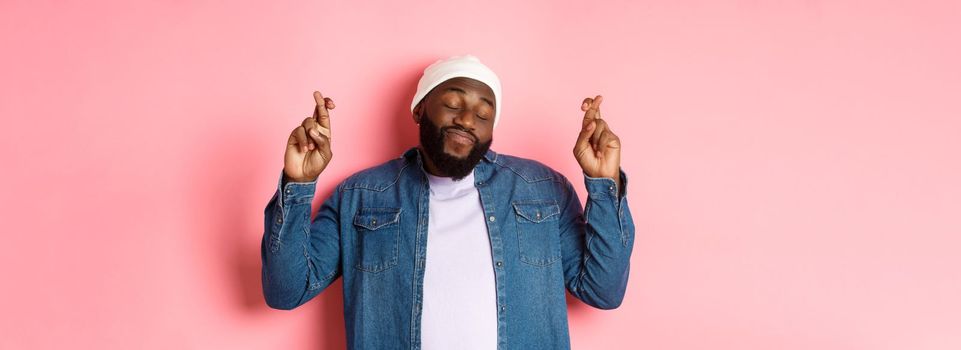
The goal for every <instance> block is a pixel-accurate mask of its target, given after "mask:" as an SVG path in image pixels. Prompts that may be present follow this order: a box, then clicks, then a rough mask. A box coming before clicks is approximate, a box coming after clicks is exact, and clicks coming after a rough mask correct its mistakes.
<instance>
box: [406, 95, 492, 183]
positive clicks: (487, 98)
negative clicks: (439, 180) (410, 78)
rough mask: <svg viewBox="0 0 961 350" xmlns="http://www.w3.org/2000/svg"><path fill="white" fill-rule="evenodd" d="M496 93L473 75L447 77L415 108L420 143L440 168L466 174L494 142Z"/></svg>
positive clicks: (452, 174)
mask: <svg viewBox="0 0 961 350" xmlns="http://www.w3.org/2000/svg"><path fill="white" fill-rule="evenodd" d="M495 102H496V101H494V92H493V91H492V90H491V89H490V87H488V86H487V85H486V84H484V83H481V82H479V81H477V80H474V79H470V78H454V79H450V80H447V81H445V82H443V83H441V84H440V85H438V86H437V87H435V88H434V89H433V90H431V92H430V93H428V94H427V96H425V97H424V99H423V100H422V101H421V103H420V104H419V105H417V106H416V107H415V108H414V114H415V119H417V120H419V122H420V142H421V146H423V148H424V150H425V151H426V153H427V156H428V157H430V160H431V161H433V163H434V165H435V167H437V170H439V171H441V172H443V173H445V175H447V176H450V177H453V178H454V179H455V180H459V179H460V178H463V177H464V176H467V175H468V174H469V173H470V172H471V171H472V170H473V168H474V166H475V165H477V162H478V161H480V158H481V157H483V156H484V154H485V153H487V150H488V149H489V148H490V145H491V143H492V142H493V130H494V103H495Z"/></svg>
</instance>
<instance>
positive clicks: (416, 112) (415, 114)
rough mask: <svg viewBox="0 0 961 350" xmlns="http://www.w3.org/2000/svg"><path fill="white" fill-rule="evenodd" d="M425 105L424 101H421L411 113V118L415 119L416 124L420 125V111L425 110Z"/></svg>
mask: <svg viewBox="0 0 961 350" xmlns="http://www.w3.org/2000/svg"><path fill="white" fill-rule="evenodd" d="M423 105H424V101H423V100H421V101H420V102H417V105H416V106H414V110H413V111H411V117H412V118H413V119H414V123H415V124H420V110H421V109H422V108H423Z"/></svg>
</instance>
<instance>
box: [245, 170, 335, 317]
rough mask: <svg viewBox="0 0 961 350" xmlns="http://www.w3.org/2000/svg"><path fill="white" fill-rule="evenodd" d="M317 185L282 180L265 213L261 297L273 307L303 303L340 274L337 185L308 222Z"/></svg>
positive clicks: (282, 177)
mask: <svg viewBox="0 0 961 350" xmlns="http://www.w3.org/2000/svg"><path fill="white" fill-rule="evenodd" d="M316 187H317V182H316V181H314V182H285V181H284V176H283V172H281V176H280V180H279V181H278V185H277V191H275V192H274V195H273V197H272V198H271V199H270V201H269V202H268V203H267V207H266V208H265V209H264V236H263V240H262V241H261V249H260V255H261V263H262V270H261V272H262V275H261V278H262V281H263V289H264V299H266V301H267V305H268V306H270V307H272V308H275V309H283V310H290V309H293V308H295V307H297V306H300V305H303V304H304V303H306V302H307V301H309V300H310V299H312V298H313V297H314V296H316V295H317V294H319V293H320V292H321V291H322V290H323V289H324V288H326V287H327V286H328V285H330V284H331V283H332V282H333V281H334V280H335V279H336V278H337V277H338V276H340V271H341V270H340V231H339V224H338V215H337V212H338V206H339V202H340V191H339V190H340V186H338V188H337V189H336V190H335V191H334V193H333V194H331V196H330V197H329V198H328V199H327V200H326V201H324V203H323V205H321V207H320V210H319V211H318V212H317V216H316V218H315V219H314V220H313V222H311V219H310V212H311V202H312V201H313V199H314V192H315V191H316Z"/></svg>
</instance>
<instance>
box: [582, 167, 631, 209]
mask: <svg viewBox="0 0 961 350" xmlns="http://www.w3.org/2000/svg"><path fill="white" fill-rule="evenodd" d="M617 171H618V172H619V173H620V176H621V184H620V188H618V185H617V184H615V183H614V179H612V178H609V177H590V176H588V175H587V173H583V172H582V173H583V174H584V187H586V188H587V194H588V195H589V196H591V197H593V198H601V197H605V196H606V197H610V198H616V199H617V202H618V203H620V202H621V201H622V200H623V199H624V198H625V195H626V194H627V174H625V173H624V169H621V168H618V169H617Z"/></svg>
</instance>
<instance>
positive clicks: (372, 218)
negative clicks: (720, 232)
mask: <svg viewBox="0 0 961 350" xmlns="http://www.w3.org/2000/svg"><path fill="white" fill-rule="evenodd" d="M619 171H620V177H621V181H622V185H624V186H625V188H621V189H620V191H618V189H617V187H616V186H615V184H614V180H613V179H610V178H592V177H589V176H587V175H586V174H585V175H584V184H585V186H586V187H587V193H588V197H589V198H588V200H587V204H586V206H585V208H584V210H583V211H582V210H581V203H580V200H579V199H578V196H577V193H576V192H574V188H573V187H572V186H571V183H570V182H569V181H568V180H567V179H566V178H565V177H564V176H563V175H561V174H560V173H558V172H556V171H554V170H552V169H551V168H549V167H547V166H545V165H543V164H541V163H539V162H536V161H533V160H528V159H523V158H519V157H513V156H508V155H503V154H497V153H495V152H494V151H488V152H487V154H486V155H485V156H484V157H483V159H482V160H481V161H480V162H479V163H478V164H477V166H476V167H475V168H474V180H475V182H476V183H475V186H476V188H477V190H478V192H479V194H480V198H481V204H482V207H483V210H484V215H485V216H486V217H487V220H486V222H487V231H488V234H489V237H490V244H491V252H492V256H493V261H492V262H491V267H492V268H493V269H494V278H495V293H496V298H497V307H498V314H497V344H498V349H525V350H531V349H569V348H570V337H569V334H568V323H567V304H566V301H565V295H564V290H565V288H566V290H567V291H569V292H570V293H571V295H573V296H574V297H576V298H578V299H580V300H582V301H584V302H585V303H587V304H589V305H591V306H593V307H596V308H600V309H613V308H616V307H618V306H619V305H620V304H621V301H622V300H623V299H624V293H625V289H626V288H627V277H628V272H629V270H630V257H631V251H632V249H633V245H634V244H633V243H634V223H633V220H632V218H631V213H630V210H629V209H628V207H627V199H626V198H625V196H624V193H625V192H626V184H627V176H626V174H624V172H623V170H619ZM282 179H283V175H282V174H281V182H280V186H279V188H278V191H277V192H276V193H275V194H274V196H273V198H271V200H270V202H269V203H268V204H267V208H266V209H265V211H264V216H265V221H264V238H263V242H262V245H261V258H262V262H263V276H262V277H263V288H264V296H265V298H266V300H267V304H268V305H269V306H270V307H273V308H277V309H284V310H289V309H293V308H295V307H297V306H299V305H302V304H303V303H305V302H307V301H308V300H310V299H311V298H313V297H314V296H316V295H317V294H318V293H320V292H321V291H322V290H324V288H326V287H327V286H329V285H330V284H331V282H333V281H334V280H335V279H337V278H338V277H343V278H344V280H343V289H344V321H345V327H346V331H347V347H348V348H349V349H420V316H421V314H420V313H421V301H422V292H423V282H424V264H425V257H426V243H427V223H428V208H429V206H428V203H429V184H428V180H427V177H426V176H425V175H424V170H423V164H422V160H421V155H420V152H419V151H418V149H417V148H411V149H410V150H408V151H407V152H405V153H404V155H403V156H401V157H400V158H397V159H394V160H390V161H388V162H386V163H384V164H381V165H379V166H376V167H372V168H369V169H366V170H363V171H360V172H358V173H356V174H354V175H352V176H350V177H348V178H347V179H345V180H344V181H343V182H341V183H340V184H338V185H337V187H336V189H335V190H334V192H333V193H332V194H331V195H330V197H329V198H327V199H326V200H325V201H324V202H323V204H322V206H321V207H320V210H319V211H318V213H317V215H316V217H314V219H313V220H312V221H311V218H310V213H311V201H312V199H313V197H314V190H315V187H316V182H309V183H299V182H289V183H285V182H283V181H282ZM618 193H619V194H618Z"/></svg>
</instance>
